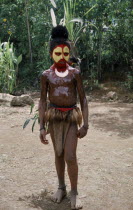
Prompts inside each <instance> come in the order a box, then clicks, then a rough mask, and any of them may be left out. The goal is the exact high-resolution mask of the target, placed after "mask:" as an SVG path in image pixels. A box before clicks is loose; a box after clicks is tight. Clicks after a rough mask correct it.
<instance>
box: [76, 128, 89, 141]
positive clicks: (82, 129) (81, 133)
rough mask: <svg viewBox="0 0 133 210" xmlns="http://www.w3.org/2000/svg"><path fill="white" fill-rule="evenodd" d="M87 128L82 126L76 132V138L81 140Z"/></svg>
mask: <svg viewBox="0 0 133 210" xmlns="http://www.w3.org/2000/svg"><path fill="white" fill-rule="evenodd" d="M87 130H88V129H87V128H86V127H84V126H82V127H81V128H80V129H79V130H78V134H77V136H78V138H80V139H81V138H83V137H84V136H86V134H87Z"/></svg>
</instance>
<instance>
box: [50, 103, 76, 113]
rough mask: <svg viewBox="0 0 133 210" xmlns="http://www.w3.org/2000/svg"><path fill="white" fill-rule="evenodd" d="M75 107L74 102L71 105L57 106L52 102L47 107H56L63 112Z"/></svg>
mask: <svg viewBox="0 0 133 210" xmlns="http://www.w3.org/2000/svg"><path fill="white" fill-rule="evenodd" d="M76 107H77V105H76V104H74V105H72V106H57V105H56V104H52V103H50V104H49V108H55V109H58V110H60V111H64V112H66V111H69V110H72V109H74V108H76Z"/></svg>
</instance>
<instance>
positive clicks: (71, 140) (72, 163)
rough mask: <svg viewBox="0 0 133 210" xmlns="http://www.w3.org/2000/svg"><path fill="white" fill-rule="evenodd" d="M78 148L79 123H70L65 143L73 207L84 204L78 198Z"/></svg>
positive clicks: (80, 206) (78, 207)
mask: <svg viewBox="0 0 133 210" xmlns="http://www.w3.org/2000/svg"><path fill="white" fill-rule="evenodd" d="M76 149H77V125H76V124H74V123H72V124H71V125H70V128H69V131H68V134H67V138H66V143H65V149H64V150H65V151H64V152H65V161H66V163H67V170H68V175H69V179H70V183H71V208H72V209H81V208H82V204H81V202H80V200H79V199H78V196H77V195H78V191H77V181H78V164H77V157H76Z"/></svg>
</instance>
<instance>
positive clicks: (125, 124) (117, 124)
mask: <svg viewBox="0 0 133 210" xmlns="http://www.w3.org/2000/svg"><path fill="white" fill-rule="evenodd" d="M118 107H120V108H124V107H125V110H123V109H120V110H118V109H116V110H115V109H114V108H118ZM90 119H91V123H92V125H93V126H94V127H97V128H98V129H102V130H103V131H111V132H116V133H117V134H118V136H120V137H121V138H129V137H131V136H133V107H130V108H129V107H128V108H126V105H125V104H124V105H119V106H118V105H112V109H111V108H110V110H109V112H108V113H105V114H104V113H99V112H98V113H95V114H92V115H91V116H90Z"/></svg>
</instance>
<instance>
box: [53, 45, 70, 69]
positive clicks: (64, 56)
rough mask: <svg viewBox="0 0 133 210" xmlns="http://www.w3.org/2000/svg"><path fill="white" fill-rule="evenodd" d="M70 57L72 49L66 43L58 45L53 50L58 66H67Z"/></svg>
mask: <svg viewBox="0 0 133 210" xmlns="http://www.w3.org/2000/svg"><path fill="white" fill-rule="evenodd" d="M69 57H70V49H69V48H68V46H66V45H58V46H57V47H55V48H54V50H53V52H52V58H53V60H54V62H55V63H56V66H58V67H64V66H66V63H67V62H68V60H69Z"/></svg>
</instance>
